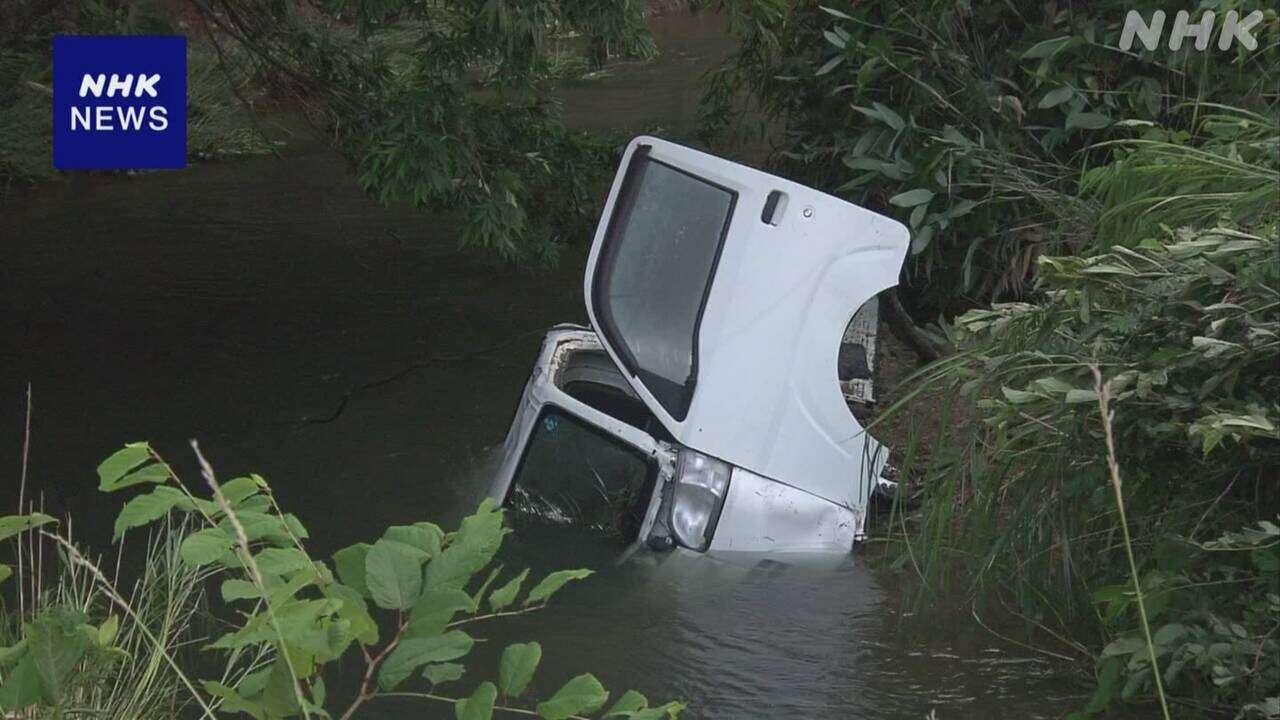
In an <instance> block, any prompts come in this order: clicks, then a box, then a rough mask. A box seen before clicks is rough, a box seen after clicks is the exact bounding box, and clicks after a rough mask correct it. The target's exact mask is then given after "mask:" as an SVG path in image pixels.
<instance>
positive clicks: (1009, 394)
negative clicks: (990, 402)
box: [1000, 387, 1044, 405]
mask: <svg viewBox="0 0 1280 720" xmlns="http://www.w3.org/2000/svg"><path fill="white" fill-rule="evenodd" d="M1000 394H1001V395H1004V399H1005V400H1008V401H1009V402H1011V403H1013V404H1014V405H1026V404H1027V403H1032V402H1036V401H1037V400H1043V399H1044V398H1043V397H1042V396H1040V395H1037V394H1036V393H1033V392H1027V391H1026V390H1014V389H1013V388H1007V387H1002V388H1000Z"/></svg>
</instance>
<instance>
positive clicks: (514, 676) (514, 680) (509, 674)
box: [498, 642, 542, 697]
mask: <svg viewBox="0 0 1280 720" xmlns="http://www.w3.org/2000/svg"><path fill="white" fill-rule="evenodd" d="M541 660H542V646H541V645H539V644H538V643H536V642H531V643H515V644H512V645H508V646H507V649H506V650H503V651H502V660H501V661H500V662H499V663H498V687H499V688H501V689H502V694H503V695H506V696H509V697H516V696H517V695H519V694H520V693H522V692H524V689H525V688H526V687H528V686H529V681H530V680H532V679H533V673H534V671H535V670H537V669H538V663H539V662H540V661H541Z"/></svg>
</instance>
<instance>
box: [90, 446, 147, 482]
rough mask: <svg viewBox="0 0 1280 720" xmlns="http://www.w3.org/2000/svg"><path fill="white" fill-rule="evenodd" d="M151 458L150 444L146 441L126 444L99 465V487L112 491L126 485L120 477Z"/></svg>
mask: <svg viewBox="0 0 1280 720" xmlns="http://www.w3.org/2000/svg"><path fill="white" fill-rule="evenodd" d="M150 458H151V446H150V445H147V444H146V443H144V442H140V443H129V444H128V445H125V446H124V447H123V448H121V449H119V450H117V451H115V452H114V453H112V454H111V457H108V458H107V459H106V460H103V461H102V464H100V465H98V489H99V490H101V491H103V492H111V491H112V490H119V489H120V488H122V487H125V486H124V485H120V484H119V482H120V479H121V478H122V477H124V476H125V475H126V474H127V473H128V472H129V471H130V470H132V469H134V468H136V467H138V466H139V465H141V464H142V463H144V462H146V461H147V460H149V459H150Z"/></svg>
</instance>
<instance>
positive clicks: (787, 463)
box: [584, 137, 908, 509]
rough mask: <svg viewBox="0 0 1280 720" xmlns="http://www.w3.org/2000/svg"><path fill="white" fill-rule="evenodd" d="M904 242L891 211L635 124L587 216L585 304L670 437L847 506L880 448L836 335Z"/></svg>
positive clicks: (891, 266) (859, 502)
mask: <svg viewBox="0 0 1280 720" xmlns="http://www.w3.org/2000/svg"><path fill="white" fill-rule="evenodd" d="M907 245H908V233H907V229H906V228H905V227H904V226H903V225H902V224H900V223H898V222H895V221H894V220H891V219H889V218H886V217H883V216H881V215H878V214H876V213H873V212H870V211H868V210H864V209H862V208H860V207H857V206H855V205H852V204H850V203H848V202H845V201H843V200H840V199H839V198H836V197H832V196H830V195H826V194H824V193H821V192H818V191H816V190H813V189H811V188H807V187H804V186H802V185H798V184H796V183H793V182H789V181H787V180H783V179H781V178H778V177H774V176H772V175H769V174H767V173H763V172H760V171H758V170H754V169H752V168H749V167H746V166H743V165H739V164H737V163H733V162H729V161H727V160H723V159H721V158H716V157H713V156H711V155H707V154H705V153H702V152H698V151H696V150H692V149H690V148H687V147H683V146H681V145H677V144H674V143H671V142H667V141H663V140H659V139H656V138H651V137H639V138H636V139H635V140H633V141H632V142H631V143H630V145H629V146H628V148H627V151H626V153H625V154H624V156H623V160H622V164H621V166H620V168H619V170H618V173H617V175H616V177H615V178H614V182H613V186H612V188H611V190H610V192H609V197H608V200H607V203H606V205H605V210H604V213H603V215H602V216H601V220H600V224H599V226H598V227H597V229H596V234H595V239H594V242H593V244H592V247H591V253H590V256H589V259H588V264H587V273H586V279H585V287H584V290H585V294H586V304H587V310H588V314H589V316H590V318H591V324H592V326H593V328H594V329H595V330H596V332H597V334H598V335H599V336H600V338H601V340H602V341H603V343H604V345H605V347H606V349H607V350H608V352H609V354H610V355H611V356H612V357H613V360H614V362H616V363H617V364H618V366H619V367H620V368H621V369H622V370H623V371H624V374H625V375H626V377H627V380H628V382H629V383H630V384H631V385H632V387H633V388H634V389H635V391H636V393H637V394H638V395H639V396H640V398H641V399H642V400H643V401H644V402H645V404H646V405H647V406H648V407H649V409H650V410H651V411H652V412H653V414H654V415H655V416H656V417H657V418H658V419H659V420H660V421H661V422H662V424H663V426H664V427H665V428H666V429H667V430H668V431H669V432H670V433H671V435H672V436H673V437H674V438H675V439H676V440H678V441H679V442H681V443H683V444H684V445H687V446H688V447H691V448H693V449H695V450H698V451H700V452H703V453H706V454H708V455H712V456H715V457H718V458H721V459H723V460H725V461H727V462H730V463H732V464H735V465H738V466H740V467H743V468H746V469H748V470H751V471H752V472H755V473H758V474H760V475H764V476H766V477H768V478H771V479H774V480H777V481H780V482H784V483H787V484H790V485H793V486H795V487H797V488H800V489H802V490H806V491H808V492H810V493H812V494H814V495H818V496H820V497H823V498H826V499H828V500H830V501H832V502H838V503H840V504H842V505H845V506H847V507H850V508H856V509H861V508H862V506H863V505H864V503H865V501H866V498H867V495H868V493H869V492H870V488H871V485H872V484H873V482H874V478H875V476H876V475H877V474H878V472H879V468H880V464H881V463H883V461H884V458H883V457H882V456H883V453H882V452H881V450H880V446H879V445H878V444H877V443H875V441H874V440H873V439H871V438H870V437H869V436H868V435H867V434H866V433H865V432H864V431H863V429H862V428H861V427H860V426H859V425H858V423H857V422H856V421H855V420H854V418H853V416H852V414H851V413H850V412H849V410H848V407H847V406H846V404H845V400H844V398H843V395H842V393H841V388H840V381H839V377H838V371H837V359H838V356H839V347H840V342H841V338H842V335H843V332H844V330H845V327H846V326H847V325H848V323H849V320H850V319H851V318H852V316H853V314H854V312H855V311H856V310H857V309H858V308H859V307H860V306H861V305H863V303H865V302H866V301H867V300H869V299H870V298H872V297H874V296H875V295H876V294H877V293H879V292H880V291H882V290H884V289H886V288H889V287H892V286H893V285H895V284H896V283H897V279H898V272H899V270H900V268H901V267H902V262H903V259H904V258H905V256H906V250H907Z"/></svg>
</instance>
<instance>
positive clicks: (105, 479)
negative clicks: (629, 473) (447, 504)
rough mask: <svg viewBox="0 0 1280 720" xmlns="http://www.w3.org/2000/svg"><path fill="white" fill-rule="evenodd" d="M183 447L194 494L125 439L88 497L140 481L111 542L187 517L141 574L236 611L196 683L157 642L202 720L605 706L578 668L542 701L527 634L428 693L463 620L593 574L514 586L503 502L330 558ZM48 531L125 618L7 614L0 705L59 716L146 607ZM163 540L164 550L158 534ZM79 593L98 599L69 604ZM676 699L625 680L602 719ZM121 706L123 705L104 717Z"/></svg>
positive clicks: (460, 641)
mask: <svg viewBox="0 0 1280 720" xmlns="http://www.w3.org/2000/svg"><path fill="white" fill-rule="evenodd" d="M193 447H194V443H193ZM198 452H199V451H198V450H197V456H198V457H199V455H198ZM199 459H200V463H201V467H202V470H203V476H204V479H205V480H206V482H207V484H208V486H209V488H210V494H209V495H207V496H200V495H197V494H196V493H194V492H192V490H191V489H190V488H189V487H187V486H186V485H184V484H183V483H182V482H181V481H180V480H179V479H178V478H177V476H176V475H174V473H173V471H172V470H171V468H170V467H169V465H168V464H167V463H166V462H165V461H164V460H163V459H162V458H161V457H160V456H159V455H157V454H156V453H155V452H154V451H153V450H152V449H151V448H150V446H149V445H147V444H146V443H133V444H130V445H126V446H125V447H124V448H123V449H121V450H120V451H118V452H116V453H115V454H113V455H112V456H111V457H109V458H107V459H106V460H105V461H104V462H103V463H102V464H101V465H100V466H99V468H98V475H99V478H100V489H101V490H103V491H104V492H116V491H120V490H125V489H133V490H137V489H139V488H145V492H142V493H140V494H137V495H136V496H135V497H134V498H132V499H131V500H129V501H128V502H127V503H126V504H125V505H124V507H123V509H122V510H121V511H120V514H119V516H118V517H117V519H116V523H115V536H116V538H117V539H118V538H120V537H122V536H123V534H124V533H125V532H126V531H127V530H130V529H133V528H140V527H146V526H152V525H153V524H155V523H157V522H158V521H163V519H164V518H168V517H170V516H171V515H173V514H176V515H177V516H179V517H180V518H182V522H185V523H190V525H189V526H184V527H189V528H190V532H185V533H184V534H183V535H182V536H181V541H180V544H178V545H176V554H174V553H170V554H166V555H165V557H166V558H167V561H168V563H172V564H159V565H157V569H156V570H155V574H154V575H148V576H147V577H154V578H156V579H157V582H159V583H164V582H165V581H166V580H175V579H176V580H180V581H181V582H182V583H187V582H188V581H194V579H197V578H198V579H199V580H200V581H201V582H202V581H203V580H204V579H216V580H218V581H219V592H220V594H221V597H222V600H223V601H224V602H226V603H228V604H229V605H230V606H232V607H234V608H235V610H236V613H235V617H234V619H233V620H232V621H231V629H230V631H228V632H225V633H223V634H221V635H220V636H219V637H217V638H214V639H213V640H212V642H210V643H209V644H207V645H205V646H203V651H202V653H201V656H202V657H207V656H208V655H210V654H212V655H213V656H215V657H220V658H221V659H222V662H221V664H222V665H223V666H224V669H223V671H222V672H221V673H220V674H218V675H217V676H216V677H213V678H209V679H203V680H200V681H199V682H196V681H195V680H193V679H192V675H193V674H194V673H193V672H191V669H190V666H189V665H188V666H180V665H179V664H178V663H177V662H176V661H175V660H174V657H173V653H171V652H168V653H160V655H161V656H162V658H163V660H164V663H165V664H167V665H168V666H169V667H170V669H171V670H172V673H171V676H172V677H173V678H176V679H177V682H180V683H181V684H182V686H183V687H184V689H185V693H184V695H185V698H186V699H187V700H189V702H190V705H191V707H192V709H193V710H198V711H199V714H200V715H201V716H202V717H208V718H213V717H216V716H219V715H227V714H236V713H240V714H245V715H249V716H251V717H253V718H255V720H270V719H274V718H288V717H308V718H310V717H335V718H341V719H344V720H345V719H349V718H351V717H352V716H353V715H354V714H355V713H356V711H357V710H358V709H359V708H360V707H362V706H363V705H364V704H365V703H367V702H369V701H372V700H375V699H377V698H380V697H388V696H398V697H415V698H419V699H421V700H424V701H429V702H444V703H449V704H452V705H453V706H454V709H455V713H456V714H457V716H458V717H459V718H464V719H466V720H482V719H486V718H489V717H491V716H492V714H493V713H494V712H495V711H504V710H510V711H514V712H519V713H523V714H526V715H528V714H534V715H536V716H538V717H541V718H545V719H547V720H565V719H566V718H571V717H581V716H585V715H593V714H597V713H599V712H600V711H602V710H603V709H604V708H605V707H606V705H607V703H608V701H609V695H610V693H609V692H608V691H607V690H606V689H605V688H604V686H603V685H601V683H600V682H599V681H598V680H597V679H596V678H595V677H594V676H593V675H591V674H590V673H584V674H582V675H578V676H576V677H574V678H572V679H570V680H568V681H567V682H566V683H565V684H564V685H563V686H562V687H561V688H560V689H559V690H558V691H557V692H555V693H554V694H552V695H551V696H550V697H546V698H542V699H538V700H535V699H531V698H527V696H528V695H529V693H528V686H529V683H530V681H531V679H532V678H533V676H534V673H535V672H536V670H537V666H538V664H539V661H540V659H541V657H542V646H541V645H540V644H539V643H537V642H530V643H516V644H513V645H510V646H508V647H507V648H506V649H505V650H504V651H503V653H502V657H501V661H500V664H499V667H498V668H497V669H496V670H494V671H493V672H492V674H490V675H489V677H490V678H491V679H487V680H483V681H481V682H478V683H476V684H475V686H474V690H473V691H472V692H470V693H469V694H466V695H463V696H456V697H455V696H451V695H447V694H442V692H441V691H440V690H439V688H440V687H441V686H444V685H446V684H448V683H456V682H458V681H459V680H461V679H462V678H463V676H464V672H465V670H466V668H465V667H464V666H463V665H461V664H459V663H458V662H455V661H458V660H461V659H462V658H464V657H465V656H466V655H467V654H468V653H469V651H470V650H471V648H472V646H473V644H474V643H475V640H474V639H473V638H472V637H471V635H470V634H468V632H467V631H468V630H469V629H470V628H471V627H472V626H473V625H476V624H480V623H484V622H491V621H493V620H495V619H498V618H502V617H509V616H513V615H520V614H524V613H529V612H535V611H538V610H540V609H542V608H543V607H545V606H546V604H547V602H548V600H550V598H551V597H552V596H553V595H554V594H555V593H557V592H558V591H560V590H561V589H562V588H563V587H564V586H565V585H566V584H567V583H570V582H573V581H575V580H581V579H583V578H585V577H587V576H589V575H590V574H591V571H589V570H561V571H557V572H553V573H550V574H548V575H547V576H545V577H543V578H542V579H540V580H539V581H538V582H536V583H530V584H529V586H528V589H527V590H526V589H525V588H526V581H527V580H528V571H527V570H525V571H523V572H520V573H516V574H507V576H505V577H504V576H503V575H502V567H501V566H497V567H494V566H493V558H494V556H495V554H496V553H497V551H498V549H499V547H500V545H501V543H502V538H503V536H504V535H506V533H507V532H508V530H507V529H506V528H504V526H503V512H502V511H501V510H498V509H496V508H494V507H493V505H492V503H490V502H488V501H486V502H484V503H482V504H481V506H480V508H479V510H477V512H476V513H475V514H473V515H471V516H469V517H467V518H465V519H464V520H463V521H462V523H461V526H460V527H459V528H458V529H457V530H456V531H453V532H445V531H443V530H441V529H440V528H439V527H438V526H436V525H434V524H432V523H429V522H418V523H414V524H412V525H402V526H393V527H390V528H388V529H387V531H386V532H385V533H384V534H383V536H382V537H381V538H378V539H377V540H376V541H375V542H374V543H372V544H367V543H360V544H357V545H353V546H351V547H348V548H344V549H343V550H340V551H338V552H337V553H335V554H334V556H333V558H332V561H331V563H330V562H326V561H323V560H319V559H316V558H313V557H311V555H310V554H308V552H307V549H306V544H305V541H306V540H307V538H308V533H307V530H306V528H305V527H304V526H303V525H302V523H301V521H300V520H299V519H298V518H297V517H296V516H294V515H292V514H290V513H286V512H284V511H283V510H282V509H281V508H280V507H279V505H278V504H277V502H276V498H275V496H274V495H273V494H272V492H271V488H270V486H269V485H268V484H267V483H266V481H265V480H263V479H262V478H261V477H260V476H257V475H251V476H247V477H238V478H234V479H231V480H228V481H227V482H225V483H221V482H219V481H218V480H217V479H216V478H215V476H214V474H213V470H212V468H211V467H210V466H209V465H208V463H206V462H205V461H204V459H203V458H202V457H200V458H199ZM51 519H52V518H48V517H47V516H38V517H35V516H33V517H32V518H30V519H23V518H5V519H4V520H3V521H0V527H9V526H11V527H13V528H16V530H15V531H21V530H25V529H27V528H28V527H30V526H32V525H34V524H37V523H45V522H48V521H49V520H51ZM49 537H55V536H49ZM164 537H169V538H173V537H176V536H175V535H173V534H172V533H170V534H168V535H165V536H164ZM59 543H60V546H61V547H63V548H64V549H65V550H66V553H67V555H66V558H67V561H68V563H69V564H68V565H67V567H69V568H81V569H82V570H83V573H87V575H85V574H83V573H82V574H81V575H80V576H79V577H81V578H84V577H88V578H91V582H90V583H89V585H92V586H94V587H95V588H96V590H97V591H100V592H101V593H104V594H105V595H106V597H109V598H110V599H111V601H112V603H113V604H114V605H115V607H116V608H118V609H119V610H120V611H121V612H122V613H123V614H124V615H125V616H126V619H125V620H124V622H123V624H122V625H117V624H116V623H117V622H118V621H117V620H115V619H114V618H115V617H116V616H115V615H111V616H110V617H109V618H108V619H107V620H105V621H103V622H102V623H101V624H100V625H98V626H94V625H92V624H89V623H88V621H87V615H86V614H85V610H84V609H80V608H79V607H73V606H72V605H71V604H70V603H68V602H65V601H60V602H57V603H54V604H52V605H51V606H50V609H49V610H47V611H42V612H41V614H38V615H37V621H35V622H28V623H26V624H25V625H24V626H23V630H22V633H21V639H19V640H17V643H16V644H15V645H13V646H11V647H9V648H5V649H0V673H2V675H0V709H6V710H20V709H24V708H25V709H28V710H35V711H36V712H37V713H40V712H43V710H44V709H49V710H50V711H51V712H52V713H54V716H60V715H59V713H61V712H62V711H63V710H65V709H66V708H67V707H69V704H68V703H69V702H70V698H71V695H69V694H67V693H64V692H61V691H58V690H57V689H56V688H57V687H60V686H63V685H66V686H76V687H92V686H93V685H94V684H95V683H99V682H102V683H105V682H107V679H108V678H113V680H112V682H114V683H115V686H116V687H120V686H121V683H122V682H123V684H124V686H125V687H127V686H128V682H129V680H130V679H131V677H132V676H130V675H120V674H119V673H121V672H124V671H132V666H128V667H121V666H118V665H116V666H111V667H110V669H109V670H103V669H101V668H102V667H104V666H101V665H99V664H98V661H97V659H96V657H97V654H105V655H107V656H111V655H113V654H124V653H123V652H122V651H126V650H131V651H132V652H137V651H138V650H139V649H143V648H139V647H138V645H137V643H132V644H124V643H122V642H120V641H119V640H117V639H115V634H114V633H115V628H116V627H120V628H122V632H133V630H131V628H136V629H137V631H138V632H141V633H142V634H143V635H147V632H148V631H147V630H146V628H147V627H149V626H148V624H147V620H146V617H148V616H146V615H144V614H143V613H140V612H139V611H138V609H137V608H136V607H135V605H134V603H131V602H130V601H129V600H126V599H125V598H123V597H121V596H120V595H119V593H117V592H116V591H115V589H114V586H113V584H112V583H111V581H109V580H108V579H107V578H106V577H105V576H104V575H103V573H102V572H101V571H100V570H99V569H98V568H97V566H96V565H94V564H93V563H92V562H90V561H89V560H88V559H87V558H85V557H84V556H83V555H82V554H80V553H79V552H78V551H77V550H76V549H75V548H74V546H73V545H71V543H70V542H68V541H66V540H59ZM162 547H165V548H170V549H172V548H174V547H175V546H174V545H173V544H172V543H171V542H169V543H167V544H162ZM149 572H151V571H149ZM197 584H199V583H197ZM184 587H186V585H185V584H184ZM183 597H186V598H190V597H192V595H191V593H189V592H188V593H187V594H185V595H183ZM89 606H93V607H95V608H96V607H97V606H96V605H94V604H93V603H89V604H88V605H86V606H85V607H86V608H87V607H89ZM99 610H101V608H99ZM165 627H166V628H169V629H170V630H172V631H173V632H172V633H171V634H170V635H169V636H168V637H170V638H176V637H182V636H185V635H186V630H187V628H186V627H185V626H183V627H177V628H175V627H173V626H172V625H171V624H169V623H167V621H166V624H165ZM153 634H154V633H153ZM147 637H148V639H149V640H151V641H152V643H151V647H150V649H146V650H147V652H149V653H151V655H149V657H151V658H152V660H151V666H152V670H153V673H154V671H155V669H156V668H158V667H159V661H158V660H156V659H155V652H159V650H160V649H161V648H163V647H167V646H166V645H165V644H164V641H163V640H161V639H160V638H154V637H152V635H147ZM113 641H114V642H113ZM170 642H172V640H170ZM37 644H39V645H40V647H41V648H42V649H43V650H42V652H41V653H39V654H37V653H34V650H35V648H36V646H37ZM152 651H155V652H152ZM353 655H354V656H359V657H361V658H362V659H363V664H364V672H363V675H362V680H361V683H360V687H359V690H358V692H357V694H356V695H355V696H354V697H351V698H342V699H338V698H333V697H330V696H329V694H328V693H327V692H326V684H325V675H326V672H332V671H333V670H332V669H333V668H334V667H335V666H336V665H337V664H338V663H339V661H340V660H341V659H342V658H344V657H348V656H353ZM130 657H133V656H132V655H130ZM48 658H53V660H52V661H49V660H48ZM415 686H416V687H415ZM51 687H53V688H54V690H53V691H51V690H50V688H51ZM77 697H78V696H77ZM162 706H163V705H157V707H162ZM132 707H136V706H132ZM682 708H683V705H682V704H681V703H678V702H669V703H666V704H664V705H661V706H657V707H649V704H648V701H647V700H646V699H645V698H644V696H643V695H641V694H640V693H638V692H635V691H628V692H626V693H624V694H622V695H621V696H619V697H618V698H617V699H616V701H615V702H614V703H613V704H612V705H611V706H609V709H608V712H607V713H606V715H609V716H611V717H621V718H634V719H644V720H661V719H662V718H675V717H676V716H677V715H678V714H679V712H680V710H681V709H682ZM148 712H149V711H148ZM126 716H127V717H133V715H129V714H127V713H126V714H123V715H112V717H126Z"/></svg>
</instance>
